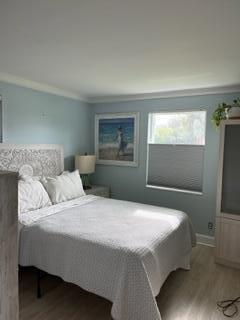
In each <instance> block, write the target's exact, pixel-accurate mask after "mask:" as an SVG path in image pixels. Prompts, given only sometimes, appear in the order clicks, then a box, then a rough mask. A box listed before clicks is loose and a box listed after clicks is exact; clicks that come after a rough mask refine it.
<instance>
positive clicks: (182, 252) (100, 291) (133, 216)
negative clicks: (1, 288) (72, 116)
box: [0, 146, 195, 320]
mask: <svg viewBox="0 0 240 320" xmlns="http://www.w3.org/2000/svg"><path fill="white" fill-rule="evenodd" d="M14 148H16V146H14ZM10 149H11V146H10V147H9V149H8V150H10ZM37 149H38V146H35V147H34V150H37ZM50 149H51V148H50ZM21 150H22V151H21ZM23 150H24V151H23ZM48 150H49V149H48V147H47V146H45V147H44V148H43V149H41V151H42V153H43V155H42V153H41V152H40V153H38V156H37V157H36V158H35V157H33V156H32V154H33V146H24V147H23V149H21V147H18V152H17V153H16V154H17V155H18V160H16V161H15V160H12V163H13V162H14V163H15V164H14V166H15V167H14V170H16V169H17V170H19V171H21V170H22V167H24V168H25V169H24V170H26V168H27V170H28V171H31V172H32V174H36V171H38V172H37V174H39V173H40V174H42V172H43V171H44V168H45V165H46V161H48V162H49V163H51V164H52V169H53V170H52V171H53V172H49V167H51V166H48V174H51V173H52V174H59V173H60V171H61V170H62V169H63V163H62V161H63V154H62V149H61V148H60V147H59V146H55V147H53V148H52V149H51V154H50V153H48ZM53 150H55V151H54V152H53ZM21 152H23V153H24V157H21V156H19V153H21ZM13 153H14V152H13ZM13 153H12V154H13ZM28 154H29V155H31V157H30V156H29V157H28ZM46 154H48V155H47V156H46ZM53 154H54V159H53V157H52V156H53ZM2 155H3V152H2V149H1V148H0V159H1V157H2ZM4 156H5V157H6V152H5V154H4ZM23 158H24V159H23ZM42 158H44V163H45V165H44V164H43V165H41V163H42V160H41V159H42ZM19 159H21V161H20V160H19ZM36 159H37V161H38V166H36V165H34V163H35V161H36ZM46 159H47V160H46ZM19 161H20V162H21V163H20V164H17V163H18V162H19ZM54 162H56V163H55V164H54ZM60 162H61V163H60ZM8 163H10V162H8ZM30 168H31V169H30ZM36 168H37V169H36ZM1 169H2V168H1ZM6 169H8V170H9V166H7V163H6V162H5V170H6ZM39 170H40V172H39ZM57 171H59V172H57ZM19 225H20V235H19V264H20V265H21V266H35V267H37V268H38V269H40V270H43V271H45V272H47V273H50V274H53V275H57V276H59V277H61V278H62V279H63V280H65V281H67V282H71V283H74V284H76V285H78V286H80V287H81V288H83V289H85V290H87V291H90V292H93V293H95V294H97V295H99V296H102V297H104V298H106V299H108V300H110V301H111V302H112V303H113V304H112V310H111V315H112V317H113V319H115V320H160V319H161V315H160V311H159V310H158V306H157V303H156V299H155V297H156V296H157V295H158V294H159V291H160V289H161V286H162V285H163V283H164V281H165V280H166V278H167V277H168V275H169V273H170V272H172V271H174V270H176V269H178V268H183V269H189V268H190V254H191V249H192V246H193V245H195V235H194V232H193V230H192V227H191V223H190V221H189V218H188V216H187V215H186V214H185V213H183V212H180V211H176V210H172V209H168V208H161V207H157V206H150V205H144V204H139V203H133V202H127V201H120V200H114V199H105V198H101V197H96V196H92V195H89V196H82V197H80V198H77V199H74V200H70V201H67V202H63V203H59V204H56V205H52V206H49V207H46V208H42V209H39V210H35V211H31V212H26V213H24V214H21V216H20V217H19Z"/></svg>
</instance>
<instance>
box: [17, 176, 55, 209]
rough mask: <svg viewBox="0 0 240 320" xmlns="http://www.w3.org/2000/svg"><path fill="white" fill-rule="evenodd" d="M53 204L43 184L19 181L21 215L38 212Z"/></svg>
mask: <svg viewBox="0 0 240 320" xmlns="http://www.w3.org/2000/svg"><path fill="white" fill-rule="evenodd" d="M51 204H52V203H51V200H50V198H49V196H48V194H47V192H46V190H45V189H44V187H43V185H42V184H41V182H39V181H36V180H32V179H28V180H27V181H23V180H19V181H18V212H19V213H23V212H27V211H32V210H37V209H40V208H43V207H47V206H50V205H51Z"/></svg>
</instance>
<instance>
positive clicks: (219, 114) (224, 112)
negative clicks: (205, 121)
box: [212, 98, 240, 127]
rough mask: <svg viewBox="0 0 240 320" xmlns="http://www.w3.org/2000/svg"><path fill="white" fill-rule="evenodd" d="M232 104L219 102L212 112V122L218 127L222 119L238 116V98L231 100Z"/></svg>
mask: <svg viewBox="0 0 240 320" xmlns="http://www.w3.org/2000/svg"><path fill="white" fill-rule="evenodd" d="M233 103H234V104H233V105H232V106H231V105H227V104H226V103H225V102H223V103H219V104H218V107H217V109H216V110H215V111H214V112H213V114H212V122H213V123H214V124H215V126H216V127H219V125H220V123H221V121H222V120H226V119H234V118H240V98H237V99H235V100H234V101H233Z"/></svg>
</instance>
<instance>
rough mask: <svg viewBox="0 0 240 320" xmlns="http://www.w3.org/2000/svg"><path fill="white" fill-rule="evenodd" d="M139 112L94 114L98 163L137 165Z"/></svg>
mask: <svg viewBox="0 0 240 320" xmlns="http://www.w3.org/2000/svg"><path fill="white" fill-rule="evenodd" d="M138 138H139V113H111V114H96V115H95V154H96V157H97V163H98V164H107V165H117V166H133V167H136V166H138Z"/></svg>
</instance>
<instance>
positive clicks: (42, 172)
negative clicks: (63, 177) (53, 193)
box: [0, 143, 64, 176]
mask: <svg viewBox="0 0 240 320" xmlns="http://www.w3.org/2000/svg"><path fill="white" fill-rule="evenodd" d="M0 170H7V171H15V172H19V173H20V174H27V175H30V176H54V175H59V174H60V173H62V172H63V170H64V159H63V147H62V146H61V145H54V144H33V145H31V144H24V145H23V144H7V143H0Z"/></svg>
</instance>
